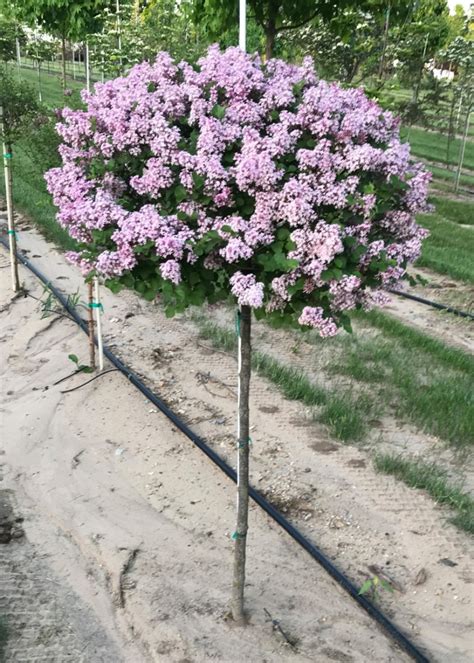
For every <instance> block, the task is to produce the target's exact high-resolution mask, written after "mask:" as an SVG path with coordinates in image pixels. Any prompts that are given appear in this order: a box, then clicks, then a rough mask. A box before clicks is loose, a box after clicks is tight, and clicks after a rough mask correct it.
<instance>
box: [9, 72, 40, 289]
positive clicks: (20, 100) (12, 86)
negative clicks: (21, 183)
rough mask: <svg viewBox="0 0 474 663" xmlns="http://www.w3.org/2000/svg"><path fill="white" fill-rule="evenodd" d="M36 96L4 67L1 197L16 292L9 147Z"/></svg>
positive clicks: (30, 116)
mask: <svg viewBox="0 0 474 663" xmlns="http://www.w3.org/2000/svg"><path fill="white" fill-rule="evenodd" d="M39 110H40V109H39V106H38V103H37V100H36V94H35V92H34V90H33V89H32V88H30V86H29V85H27V84H26V83H24V82H23V81H16V80H14V79H13V77H12V75H11V74H10V73H9V72H8V70H7V69H6V68H5V67H4V68H1V69H0V139H1V142H2V146H3V169H4V175H5V194H6V195H5V197H6V201H7V218H8V240H9V245H10V264H11V274H12V288H13V291H14V292H18V291H19V290H20V279H19V276H18V263H17V259H16V229H15V219H14V215H13V145H14V144H15V143H16V142H17V141H19V140H20V139H21V138H22V135H23V132H24V131H25V128H26V127H28V126H29V125H30V124H31V123H32V122H33V120H34V119H35V117H36V116H37V114H38V112H39Z"/></svg>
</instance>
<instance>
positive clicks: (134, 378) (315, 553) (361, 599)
mask: <svg viewBox="0 0 474 663" xmlns="http://www.w3.org/2000/svg"><path fill="white" fill-rule="evenodd" d="M0 243H1V244H3V246H5V247H6V246H7V245H6V242H5V241H4V240H3V239H1V238H0ZM17 255H18V259H19V260H20V261H21V262H22V264H23V265H25V267H27V268H28V269H29V270H30V271H31V272H32V273H33V274H34V275H35V276H36V277H37V278H38V279H39V280H40V281H42V282H43V283H44V284H45V285H47V286H48V288H49V289H50V291H51V292H52V293H53V295H54V296H55V297H56V298H57V300H58V301H59V302H61V304H62V305H63V306H64V308H65V309H66V311H67V312H68V313H69V314H70V315H71V316H72V317H73V318H74V320H75V322H76V323H77V324H78V325H79V327H80V328H81V329H82V330H83V331H84V332H85V333H86V334H87V323H86V322H85V321H84V320H83V319H82V318H81V317H80V315H79V314H78V313H77V311H76V310H75V308H73V307H72V306H70V304H69V302H68V301H67V299H66V297H64V295H63V294H62V293H61V292H60V291H59V290H58V289H57V288H56V287H55V286H54V285H53V284H52V283H51V281H50V280H49V279H47V278H46V277H45V276H44V275H43V274H42V273H41V272H40V271H39V270H38V269H36V267H35V266H34V265H32V264H31V262H30V261H29V260H28V259H27V258H25V257H24V256H23V255H21V254H20V253H18V254H17ZM104 355H105V356H106V357H107V359H108V360H109V361H110V363H111V364H113V365H114V366H115V368H117V369H118V370H119V371H120V372H121V373H122V374H123V375H125V376H126V377H127V378H128V380H130V382H131V383H132V384H133V385H134V386H135V387H136V388H137V389H138V390H139V391H140V392H141V393H142V394H143V395H144V396H145V397H146V398H147V399H148V400H149V401H150V402H151V403H153V405H155V406H156V407H157V408H158V409H159V410H161V412H162V413H163V414H164V415H165V416H166V417H168V419H169V420H170V421H172V422H173V424H174V425H175V426H176V428H178V429H179V430H180V431H181V432H182V433H184V435H186V437H188V438H189V439H190V440H191V442H193V443H194V444H195V445H196V446H197V447H198V448H199V449H201V451H203V452H204V453H205V454H206V456H207V457H208V458H209V459H210V460H211V461H212V462H213V463H214V464H215V465H217V467H219V469H221V470H222V471H223V472H224V474H226V475H227V476H228V477H229V479H231V480H232V481H234V483H235V482H236V481H237V477H236V473H235V470H234V469H232V467H230V465H228V464H227V463H226V462H225V461H224V460H223V459H222V458H221V457H220V456H219V454H217V453H216V452H215V451H213V450H212V449H211V448H210V447H209V446H208V445H207V444H206V442H205V441H204V440H203V439H202V438H201V437H199V435H197V434H196V433H195V432H194V431H192V430H191V429H190V428H189V426H188V425H187V424H186V423H185V422H184V421H182V419H180V418H179V417H178V416H177V415H176V414H175V413H174V412H173V410H171V409H170V408H169V407H168V406H167V405H166V404H165V403H164V402H163V401H162V400H161V398H159V397H158V396H157V395H156V394H155V393H153V392H152V391H151V389H149V388H148V387H147V386H146V385H145V384H144V383H143V382H142V381H141V380H140V378H139V377H138V375H136V373H134V372H133V371H132V370H130V369H129V368H128V367H127V366H126V365H125V364H124V363H123V362H122V361H121V360H120V359H119V358H118V357H116V356H115V355H114V353H113V352H112V351H111V350H109V349H108V348H106V347H104ZM249 494H250V497H251V498H252V499H253V500H254V502H256V503H257V504H258V505H259V506H260V507H261V508H262V509H263V510H264V511H265V512H266V513H267V514H268V515H269V516H270V518H272V519H273V520H274V521H275V522H276V523H278V525H280V527H282V528H283V529H284V530H285V531H286V532H287V533H288V534H289V535H290V536H291V537H292V538H293V539H294V540H295V541H296V542H297V543H299V544H300V546H301V547H302V548H304V549H305V550H306V551H307V552H308V553H309V554H310V555H311V557H312V558H313V559H315V560H316V561H317V562H318V564H320V565H321V566H322V567H323V569H324V570H325V571H327V573H329V575H330V576H331V577H332V578H333V579H334V580H335V581H336V582H337V583H338V584H339V585H340V586H341V587H342V588H343V589H344V590H345V591H346V592H347V593H348V594H350V596H352V598H353V599H354V600H355V601H357V603H358V604H359V605H360V606H361V607H362V608H363V609H364V610H365V611H366V612H367V613H368V614H369V615H370V617H372V619H374V620H375V621H376V622H378V624H380V626H382V628H384V629H385V631H386V632H387V634H388V635H389V636H390V638H391V639H392V640H393V641H394V642H396V643H397V644H398V645H399V646H400V647H401V648H402V649H404V650H405V651H406V653H407V654H409V656H411V658H412V659H413V660H415V661H417V662H418V663H430V662H429V659H428V658H427V657H426V655H425V654H423V653H422V652H421V651H420V650H419V649H418V648H417V647H416V645H414V644H413V643H412V642H411V641H410V640H409V639H408V638H407V637H406V636H405V635H404V634H403V633H402V632H401V631H400V630H399V629H398V627H397V626H396V625H395V624H394V623H393V622H392V621H390V619H388V617H386V616H385V615H384V614H383V612H381V611H380V610H379V609H378V608H377V607H376V606H375V605H373V604H372V603H371V602H370V601H369V600H368V599H366V598H365V596H363V595H360V594H359V590H358V588H357V587H356V586H355V585H354V584H353V583H352V581H351V580H349V578H348V577H347V576H345V575H344V574H343V573H342V572H341V571H340V570H339V569H338V568H337V567H336V566H335V565H334V564H333V563H332V562H331V560H330V559H328V558H327V557H326V555H324V553H323V552H322V551H321V550H319V548H317V547H316V546H315V545H314V544H313V543H311V541H309V540H308V539H307V538H306V537H305V536H304V535H303V534H302V533H301V532H300V531H299V530H298V529H296V527H294V526H293V525H292V524H291V523H290V522H289V521H288V520H287V519H286V518H285V516H283V515H282V514H281V513H280V512H279V511H278V510H277V509H275V507H274V506H273V505H272V504H271V503H270V502H268V500H266V499H265V498H264V497H263V496H262V495H261V494H260V493H259V492H258V491H256V490H255V488H250V490H249Z"/></svg>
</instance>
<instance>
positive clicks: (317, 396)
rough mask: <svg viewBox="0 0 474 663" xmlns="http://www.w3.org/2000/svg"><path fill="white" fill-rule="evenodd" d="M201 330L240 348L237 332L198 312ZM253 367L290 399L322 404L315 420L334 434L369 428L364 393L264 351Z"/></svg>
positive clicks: (349, 437) (345, 436) (352, 436)
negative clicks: (331, 386)
mask: <svg viewBox="0 0 474 663" xmlns="http://www.w3.org/2000/svg"><path fill="white" fill-rule="evenodd" d="M194 320H195V322H197V324H198V326H199V333H200V335H201V337H202V338H205V339H207V340H209V341H211V343H212V344H213V345H214V346H215V347H217V348H221V349H224V350H227V351H235V350H236V349H237V341H236V337H235V334H234V333H233V332H231V331H229V330H227V329H224V328H223V327H221V326H219V325H216V324H214V323H211V322H208V321H206V320H205V319H204V318H203V316H200V315H195V316H194ZM252 368H253V369H254V370H255V371H256V372H257V373H258V374H259V375H261V376H262V377H264V378H266V379H267V380H270V382H272V383H273V384H274V385H275V386H276V387H277V388H278V389H279V390H280V391H281V393H282V394H283V395H284V396H285V398H288V399H289V400H297V401H300V402H301V403H304V405H307V406H309V407H313V406H320V407H321V410H320V411H319V412H318V413H317V414H316V413H315V416H314V418H315V420H317V421H320V422H321V423H324V424H325V425H326V426H327V427H328V428H329V430H330V431H331V433H332V435H333V436H334V437H336V438H337V439H339V440H342V441H344V442H348V441H357V440H360V439H362V438H363V436H364V434H365V433H366V432H367V423H366V422H367V414H368V412H369V411H371V410H372V407H373V405H372V402H371V401H370V400H369V399H367V398H364V397H359V398H358V399H354V398H353V397H352V396H351V395H350V394H349V393H348V392H345V391H342V390H332V391H331V392H329V391H328V390H327V389H325V388H324V387H321V386H320V385H317V384H315V383H314V382H313V381H312V380H310V379H309V378H308V377H307V376H306V375H305V374H304V372H303V371H301V370H299V369H297V368H293V367H291V366H286V365H285V364H282V363H280V362H279V361H277V360H276V359H274V358H273V357H270V356H269V355H267V354H264V353H262V352H258V351H253V352H252Z"/></svg>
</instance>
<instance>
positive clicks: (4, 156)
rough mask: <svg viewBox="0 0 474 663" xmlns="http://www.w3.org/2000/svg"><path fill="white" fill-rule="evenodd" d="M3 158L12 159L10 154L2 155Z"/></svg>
mask: <svg viewBox="0 0 474 663" xmlns="http://www.w3.org/2000/svg"><path fill="white" fill-rule="evenodd" d="M3 158H4V159H13V154H11V153H10V152H5V153H4V155H3Z"/></svg>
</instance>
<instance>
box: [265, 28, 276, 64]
mask: <svg viewBox="0 0 474 663" xmlns="http://www.w3.org/2000/svg"><path fill="white" fill-rule="evenodd" d="M275 37H276V26H275V22H274V21H272V20H270V21H268V24H267V29H266V31H265V62H268V60H270V59H271V58H272V57H273V51H274V49H275Z"/></svg>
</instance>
